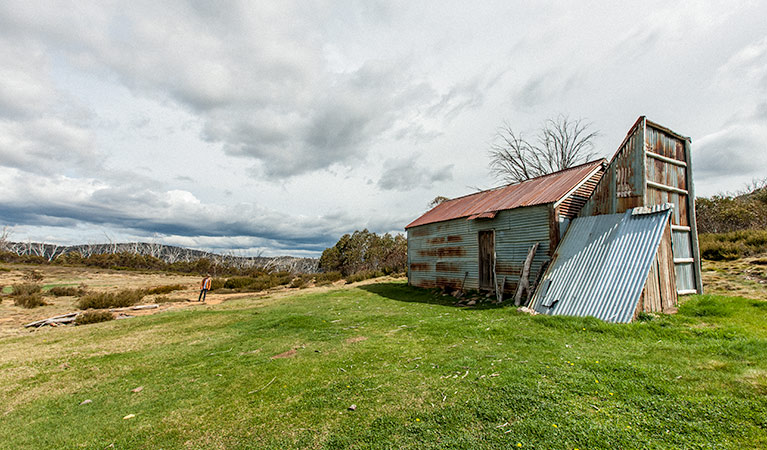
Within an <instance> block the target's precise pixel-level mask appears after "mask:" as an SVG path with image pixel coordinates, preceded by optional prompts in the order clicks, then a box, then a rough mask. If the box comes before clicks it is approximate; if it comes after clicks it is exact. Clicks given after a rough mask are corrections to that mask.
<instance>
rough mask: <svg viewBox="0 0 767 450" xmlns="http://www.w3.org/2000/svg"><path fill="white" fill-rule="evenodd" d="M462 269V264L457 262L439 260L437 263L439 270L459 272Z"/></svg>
mask: <svg viewBox="0 0 767 450" xmlns="http://www.w3.org/2000/svg"><path fill="white" fill-rule="evenodd" d="M460 271H461V266H460V265H458V264H455V263H449V262H438V263H437V272H450V273H458V272H460Z"/></svg>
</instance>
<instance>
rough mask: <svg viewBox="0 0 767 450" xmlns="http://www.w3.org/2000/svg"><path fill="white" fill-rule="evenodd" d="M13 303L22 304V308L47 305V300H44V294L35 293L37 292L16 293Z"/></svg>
mask: <svg viewBox="0 0 767 450" xmlns="http://www.w3.org/2000/svg"><path fill="white" fill-rule="evenodd" d="M13 304H14V305H16V306H21V307H22V308H29V309H31V308H37V307H38V306H43V305H45V304H46V303H45V300H43V296H42V294H40V293H39V292H38V293H35V294H21V295H14V296H13Z"/></svg>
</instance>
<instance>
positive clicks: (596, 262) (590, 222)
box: [531, 210, 670, 323]
mask: <svg viewBox="0 0 767 450" xmlns="http://www.w3.org/2000/svg"><path fill="white" fill-rule="evenodd" d="M669 215H670V211H668V210H666V211H662V212H655V213H651V214H642V215H632V214H631V212H630V211H629V212H626V213H623V214H607V215H598V216H591V217H580V218H577V219H575V220H574V221H573V223H572V224H571V225H570V228H569V229H568V230H567V234H566V235H565V238H564V240H563V241H562V243H561V244H560V246H559V247H558V248H557V251H556V254H555V256H554V260H553V261H552V263H551V267H549V269H548V270H547V271H546V274H545V275H544V277H543V279H542V281H541V286H540V288H539V289H538V290H537V291H536V293H535V296H534V297H533V301H532V303H531V305H532V307H533V308H534V309H535V310H536V311H538V312H539V313H542V314H553V315H565V316H594V317H596V318H598V319H602V320H605V321H607V322H621V323H625V322H630V321H631V319H632V318H633V316H634V313H635V311H636V308H637V304H638V302H639V300H640V295H641V294H642V292H643V289H644V287H645V285H646V284H647V280H648V276H649V273H650V269H651V268H652V266H653V263H654V261H655V257H656V253H657V250H658V247H659V243H660V242H661V240H662V237H663V234H664V231H665V230H666V229H667V226H668V222H669ZM668 272H670V271H669V270H666V275H669V276H670V273H668ZM656 276H657V274H656ZM657 283H658V281H656V284H657ZM658 295H660V294H658ZM656 297H657V296H656V295H653V299H652V300H651V301H648V303H659V304H662V303H663V301H661V300H658V301H656V300H655V298H656ZM666 302H667V303H668V301H666Z"/></svg>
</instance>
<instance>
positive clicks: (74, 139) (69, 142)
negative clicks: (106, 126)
mask: <svg viewBox="0 0 767 450" xmlns="http://www.w3.org/2000/svg"><path fill="white" fill-rule="evenodd" d="M0 136H2V139H0V165H3V166H6V167H16V168H20V169H24V170H27V171H30V172H37V173H40V172H46V173H67V172H70V171H82V170H90V169H96V168H98V167H99V165H100V163H101V162H102V160H103V156H102V155H101V154H100V153H99V152H97V151H96V150H95V149H94V146H93V143H92V141H91V135H90V133H89V131H88V130H86V129H83V128H80V127H78V126H76V125H72V124H68V123H66V122H64V121H62V120H61V119H58V118H56V117H43V118H39V119H34V120H29V121H23V122H14V121H8V120H5V121H4V120H0Z"/></svg>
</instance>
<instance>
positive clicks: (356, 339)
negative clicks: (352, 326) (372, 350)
mask: <svg viewBox="0 0 767 450" xmlns="http://www.w3.org/2000/svg"><path fill="white" fill-rule="evenodd" d="M367 340H368V338H367V337H365V336H354V337H350V338H349V339H347V340H346V343H347V344H354V343H355V342H362V341H367Z"/></svg>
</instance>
